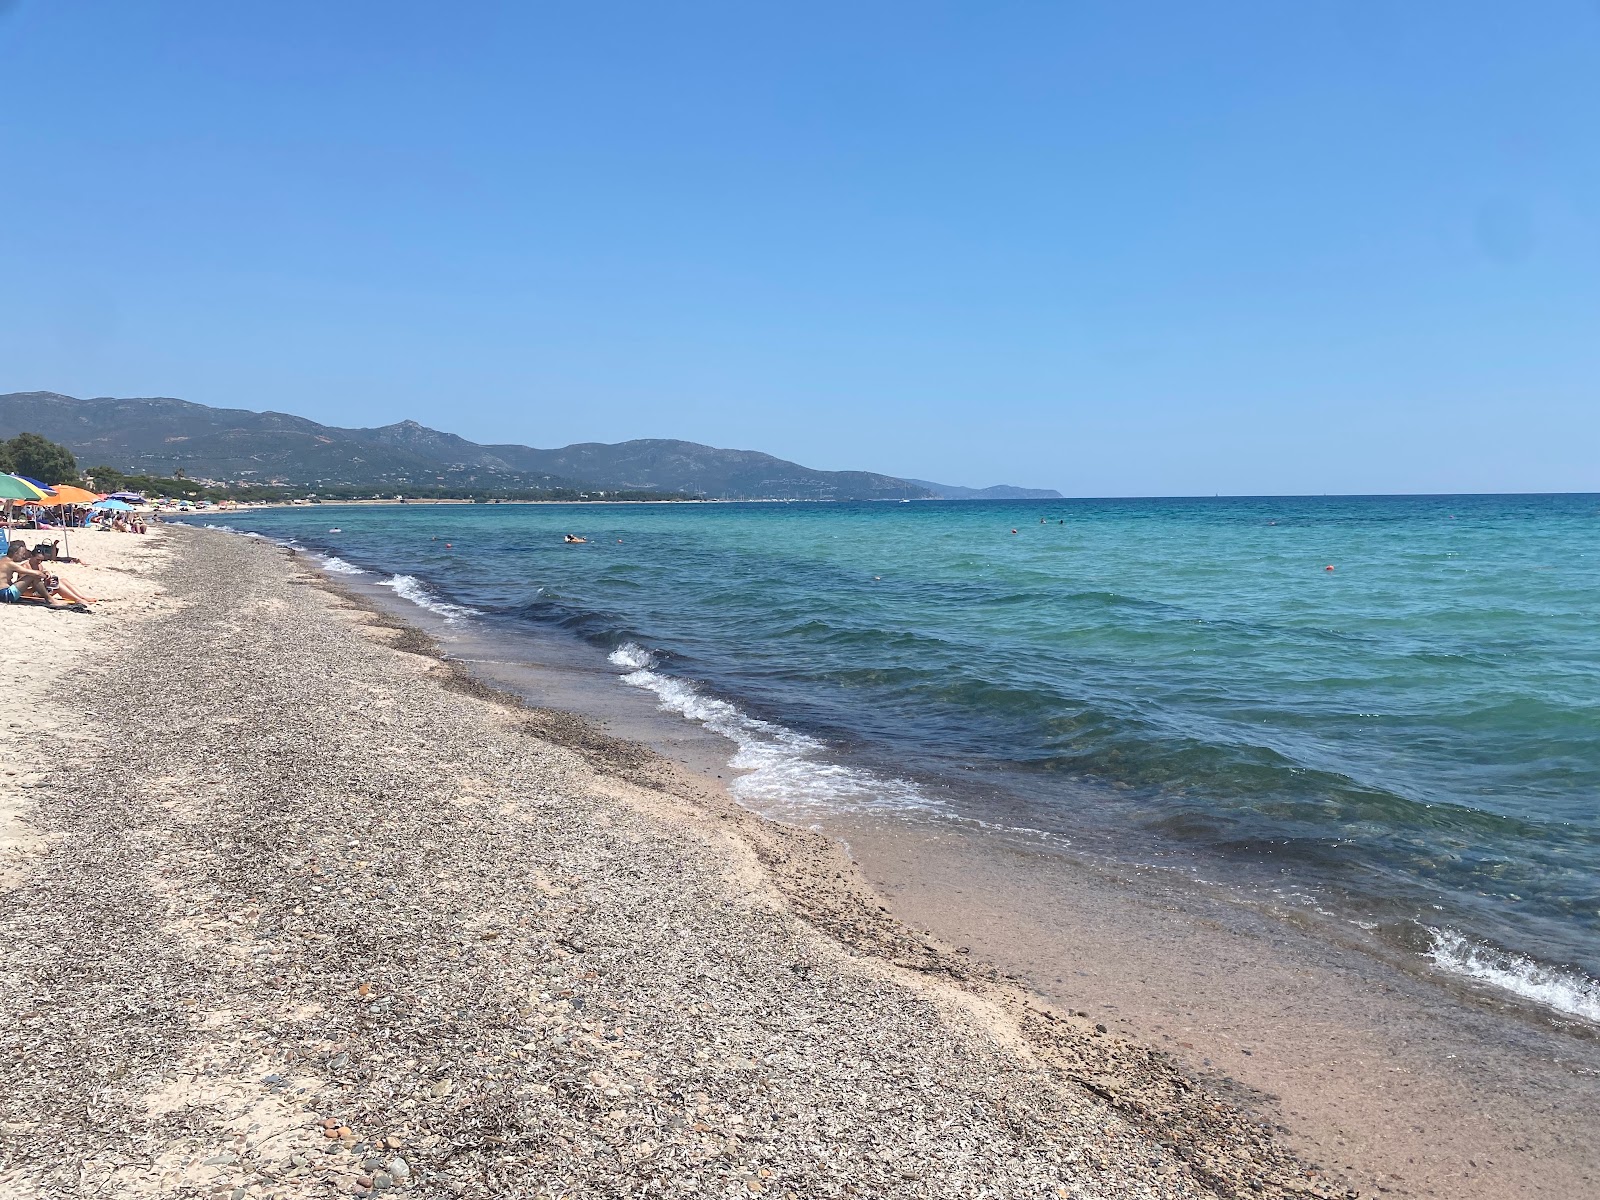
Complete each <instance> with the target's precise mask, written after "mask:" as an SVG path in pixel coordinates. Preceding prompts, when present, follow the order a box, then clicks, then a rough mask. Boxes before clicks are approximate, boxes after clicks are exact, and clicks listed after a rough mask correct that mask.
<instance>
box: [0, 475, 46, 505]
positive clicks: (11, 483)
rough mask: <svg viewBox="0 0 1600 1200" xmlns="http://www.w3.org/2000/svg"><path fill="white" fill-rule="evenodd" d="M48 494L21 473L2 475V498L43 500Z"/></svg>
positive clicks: (0, 477) (0, 496) (0, 483)
mask: <svg viewBox="0 0 1600 1200" xmlns="http://www.w3.org/2000/svg"><path fill="white" fill-rule="evenodd" d="M47 495H48V493H47V492H46V491H45V490H44V488H43V487H41V486H35V485H34V484H31V483H29V482H28V481H27V480H26V479H24V478H22V476H20V475H0V500H43V499H44V498H45V497H46V496H47Z"/></svg>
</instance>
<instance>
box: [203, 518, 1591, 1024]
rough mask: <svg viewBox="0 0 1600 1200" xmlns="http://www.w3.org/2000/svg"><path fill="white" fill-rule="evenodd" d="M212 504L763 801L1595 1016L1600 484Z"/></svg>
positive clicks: (235, 521)
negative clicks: (1259, 900) (1248, 898)
mask: <svg viewBox="0 0 1600 1200" xmlns="http://www.w3.org/2000/svg"><path fill="white" fill-rule="evenodd" d="M213 519H214V518H213ZM226 523H227V524H229V525H231V526H232V527H234V528H239V529H248V530H254V531H257V532H260V533H263V534H265V535H267V536H270V537H275V538H278V539H295V540H296V541H297V543H298V544H300V545H302V546H305V547H307V548H309V549H312V550H316V551H319V552H320V553H321V554H323V555H324V556H336V558H335V561H334V562H333V563H332V569H334V570H335V571H338V570H360V571H364V572H366V573H367V574H368V575H370V576H372V578H373V580H374V581H376V582H381V583H385V584H387V585H388V586H390V587H392V588H394V589H395V591H396V592H397V594H398V595H400V596H402V597H404V598H406V599H410V600H413V601H416V602H420V603H423V604H425V605H427V606H429V607H432V608H433V609H435V611H436V612H440V613H443V614H444V615H447V616H451V617H453V618H454V619H456V620H458V621H463V622H470V623H473V624H474V625H476V626H478V627H480V628H481V629H482V630H484V631H488V632H490V633H492V634H493V635H494V636H500V637H506V638H514V637H517V636H519V635H521V634H523V633H524V632H526V631H531V630H535V629H543V630H550V629H553V628H554V629H562V630H566V631H568V632H570V633H571V634H573V635H576V636H577V637H580V638H583V639H586V640H587V641H589V642H591V643H593V644H594V645H596V646H597V647H598V649H599V651H601V652H604V653H605V654H607V655H609V656H610V659H611V662H612V663H613V664H614V669H615V671H616V672H617V674H618V676H619V677H620V678H621V679H622V680H623V681H624V682H625V683H628V684H631V685H633V686H636V687H645V688H649V689H650V690H651V691H653V692H655V693H656V695H657V696H658V697H659V698H660V699H661V702H662V704H663V706H665V707H668V708H671V709H673V710H675V711H677V712H680V713H683V714H684V715H685V716H686V717H689V718H691V719H696V720H701V721H704V722H706V723H708V724H710V725H711V726H712V727H713V728H716V729H719V730H720V731H721V732H725V733H728V734H729V735H730V736H731V737H733V738H734V739H735V741H736V742H738V744H739V745H740V747H741V750H740V758H739V760H737V765H739V766H741V767H743V768H745V769H746V771H747V772H748V774H747V775H746V776H745V778H744V780H742V781H741V784H740V785H738V786H739V787H740V788H742V797H743V798H744V799H745V800H746V801H747V802H748V803H751V804H752V805H753V806H754V807H757V808H760V809H761V810H763V811H766V812H769V813H770V814H772V815H775V816H780V817H786V818H788V819H797V820H806V819H808V817H811V816H815V815H818V814H820V813H822V812H825V811H826V810H827V809H828V808H829V807H830V806H833V807H842V808H851V807H855V808H872V807H882V808H893V809H898V810H901V811H903V812H904V813H906V814H907V817H908V819H925V820H951V819H954V820H963V821H981V822H984V823H986V824H989V825H993V826H998V827H1008V828H1015V829H1027V830H1034V831H1038V832H1039V833H1040V834H1043V835H1046V836H1048V837H1049V838H1051V839H1054V840H1056V841H1058V842H1059V843H1060V844H1062V845H1064V846H1071V847H1075V848H1077V849H1082V850H1085V851H1089V852H1093V853H1096V854H1107V855H1112V856H1117V857H1122V858H1126V859H1130V860H1138V861H1159V862H1165V863H1168V864H1170V865H1174V866H1176V867H1179V868H1181V869H1184V870H1188V871H1190V872H1193V873H1195V874H1197V875H1200V876H1202V877H1204V878H1207V879H1210V880H1218V881H1221V882H1224V883H1229V882H1237V883H1239V884H1240V885H1241V886H1249V887H1252V888H1256V889H1261V888H1267V889H1271V890H1273V891H1275V892H1276V893H1278V894H1280V895H1281V896H1283V897H1284V898H1285V901H1286V902H1289V903H1298V904H1302V905H1305V906H1308V907H1310V908H1315V909H1318V910H1320V911H1322V912H1323V913H1324V914H1331V915H1332V916H1333V917H1334V918H1336V919H1338V920H1341V921H1349V922H1354V923H1356V924H1358V925H1359V926H1360V927H1361V928H1363V929H1369V930H1371V931H1372V935H1373V936H1378V937H1384V938H1387V939H1389V941H1390V943H1391V944H1394V945H1399V946H1402V947H1410V948H1412V949H1414V950H1415V951H1416V952H1417V953H1418V954H1419V955H1430V956H1431V957H1432V959H1433V960H1434V961H1435V962H1436V963H1437V964H1438V965H1439V966H1440V967H1441V968H1443V969H1447V970H1451V971H1455V972H1458V973H1462V974H1469V975H1474V976H1476V977H1478V978H1479V979H1482V980H1486V981H1488V982H1491V983H1494V984H1497V985H1499V986H1502V987H1506V988H1509V989H1512V990H1515V991H1518V992H1520V993H1522V994H1523V995H1524V996H1526V997H1528V998H1531V999H1533V1000H1536V1001H1538V1002H1541V1003H1544V1004H1547V1005H1549V1006H1551V1007H1553V1008H1555V1009H1557V1010H1559V1011H1562V1012H1565V1013H1568V1014H1572V1015H1578V1016H1586V1017H1588V1018H1590V1019H1596V1020H1600V985H1596V984H1595V982H1594V977H1595V976H1597V975H1600V497H1595V496H1510V497H1483V496H1477V497H1399V498H1395V497H1373V498H1327V499H1316V498H1295V499H1216V500H1199V499H1195V500H1127V501H1028V502H1021V503H1014V504H996V503H981V502H965V503H963V502H939V503H923V502H919V503H912V504H857V505H851V504H693V505H690V504H682V505H647V506H646V505H594V506H531V505H530V506H523V505H516V506H513V505H495V506H490V505H477V506H471V507H466V506H460V507H455V506H452V507H421V506H419V507H383V508H367V509H355V508H333V507H309V508H295V509H279V510H269V511H261V512H252V513H248V514H243V515H240V516H237V517H233V518H228V519H227V521H226ZM335 528H337V530H338V532H331V530H333V529H335ZM1013 530H1015V532H1013ZM569 531H570V532H575V533H579V534H582V535H584V536H586V537H588V538H589V539H590V540H589V542H588V543H587V544H586V545H582V546H569V545H565V544H564V543H563V542H562V540H561V538H562V535H563V534H564V533H566V532H569ZM446 543H449V545H448V546H447V545H446ZM1329 566H1332V567H1333V569H1332V570H1328V569H1326V568H1328V567H1329ZM452 606H455V607H452ZM468 610H470V611H468Z"/></svg>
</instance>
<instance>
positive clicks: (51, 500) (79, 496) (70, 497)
mask: <svg viewBox="0 0 1600 1200" xmlns="http://www.w3.org/2000/svg"><path fill="white" fill-rule="evenodd" d="M98 499H100V497H99V495H98V494H96V493H95V492H91V491H89V490H88V489H87V488H81V487H73V486H72V484H70V483H58V484H56V494H55V495H54V496H46V497H45V498H44V499H42V500H34V501H32V503H34V504H38V505H42V506H44V507H47V508H53V507H55V506H56V505H57V504H93V503H94V502H95V501H96V500H98Z"/></svg>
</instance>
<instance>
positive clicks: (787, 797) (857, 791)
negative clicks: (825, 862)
mask: <svg viewBox="0 0 1600 1200" xmlns="http://www.w3.org/2000/svg"><path fill="white" fill-rule="evenodd" d="M610 661H611V663H612V665H613V666H616V667H620V668H621V669H622V670H623V672H624V674H623V676H622V682H623V683H626V684H628V685H629V686H631V687H636V688H643V689H645V690H646V691H650V692H654V693H655V695H656V698H657V700H659V701H660V705H661V708H662V709H664V710H666V711H669V712H675V713H678V714H679V715H680V716H683V717H685V718H687V719H688V720H691V721H696V722H698V723H700V724H701V725H704V726H705V727H706V728H707V729H709V730H711V731H712V732H713V733H719V734H721V735H722V736H723V737H725V738H727V739H728V740H729V741H731V742H733V743H734V745H735V746H737V747H738V750H737V752H736V753H735V754H734V756H733V758H732V760H731V762H730V763H729V765H730V766H732V767H733V769H734V770H736V771H741V772H743V774H741V775H740V776H739V777H738V778H737V779H735V780H734V781H733V783H732V784H731V785H730V787H729V790H730V791H731V792H732V793H733V795H734V797H735V798H736V799H737V800H738V801H739V802H740V803H741V804H743V805H745V806H746V807H747V808H750V809H753V810H754V811H756V812H758V813H760V814H761V815H762V816H765V817H772V818H777V819H780V820H787V821H802V820H805V819H808V818H814V817H816V816H820V815H822V814H824V813H830V812H832V813H837V812H841V811H843V812H866V811H882V810H885V809H890V810H896V811H901V812H905V811H923V812H935V811H938V810H939V809H941V808H942V805H940V804H938V803H937V802H936V801H933V800H931V799H929V798H928V797H927V796H926V795H924V794H923V793H922V792H921V791H920V790H919V789H918V788H917V786H916V785H915V784H913V783H911V782H910V781H909V780H905V779H895V778H891V777H887V776H882V775H877V774H874V773H873V772H870V771H863V770H860V769H857V768H852V767H846V766H844V765H842V764H840V763H837V762H832V761H830V760H829V759H828V758H827V757H826V754H827V747H826V746H825V745H823V743H821V742H819V741H817V739H816V738H811V737H807V736H806V735H805V734H803V733H796V732H795V731H794V730H792V729H787V728H785V727H784V726H782V725H778V724H775V723H773V722H771V721H763V720H761V719H760V718H759V717H752V716H751V715H750V714H749V713H746V712H745V711H743V710H742V709H740V708H739V707H738V706H737V705H735V704H731V703H729V702H728V701H726V700H722V699H719V698H718V697H715V696H708V695H706V694H705V693H704V692H702V691H701V690H700V689H699V688H697V687H695V685H694V684H692V683H688V682H686V681H684V680H681V679H673V678H671V677H670V676H666V675H662V674H660V673H658V672H657V671H654V670H652V668H653V667H654V666H655V665H656V659H655V656H654V655H653V654H651V653H650V652H649V651H648V650H646V649H644V648H643V647H641V646H638V645H636V644H635V643H633V642H624V643H623V644H622V645H621V646H618V647H617V648H616V649H615V650H613V651H612V652H611V655H610Z"/></svg>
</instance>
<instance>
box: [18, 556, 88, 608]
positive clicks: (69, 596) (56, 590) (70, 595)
mask: <svg viewBox="0 0 1600 1200" xmlns="http://www.w3.org/2000/svg"><path fill="white" fill-rule="evenodd" d="M28 566H30V567H32V568H33V569H34V570H35V571H38V572H39V574H40V576H41V578H43V580H44V590H45V591H46V592H48V593H50V594H51V595H53V596H60V597H61V598H62V599H63V600H69V601H71V602H72V603H73V604H83V605H90V604H93V603H94V600H93V598H92V597H89V596H85V595H84V594H83V593H81V592H80V591H78V589H77V588H75V587H73V586H72V585H71V584H70V583H68V582H67V581H66V580H65V579H63V578H61V576H59V575H56V574H53V573H52V572H51V570H50V568H49V567H47V566H45V565H44V554H43V552H42V551H41V550H40V548H39V547H38V546H35V547H34V548H33V551H32V552H31V553H30V554H29V555H28Z"/></svg>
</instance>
